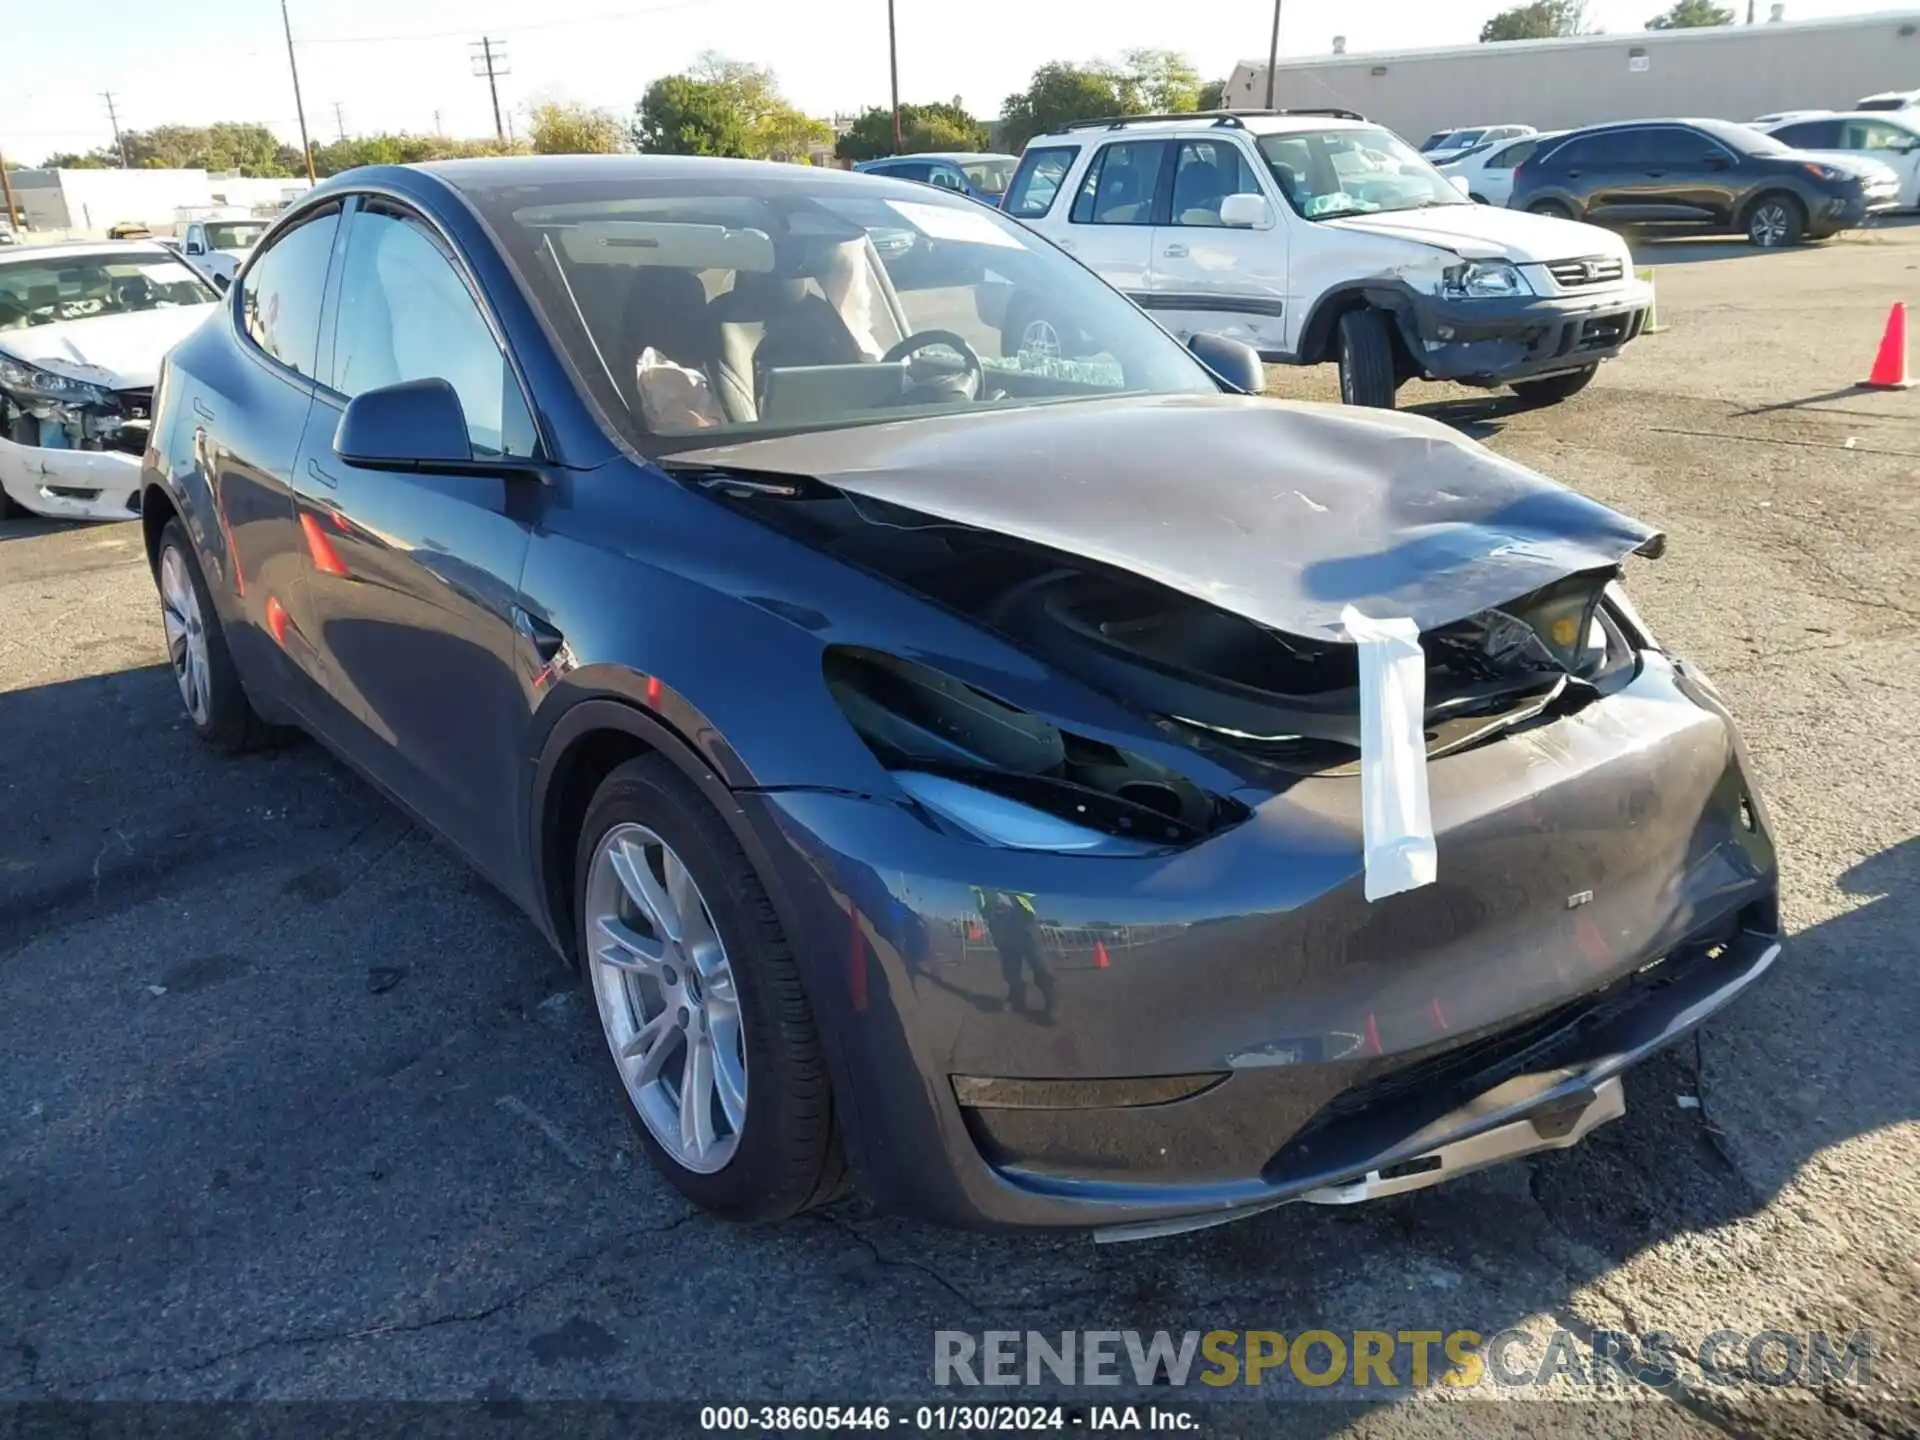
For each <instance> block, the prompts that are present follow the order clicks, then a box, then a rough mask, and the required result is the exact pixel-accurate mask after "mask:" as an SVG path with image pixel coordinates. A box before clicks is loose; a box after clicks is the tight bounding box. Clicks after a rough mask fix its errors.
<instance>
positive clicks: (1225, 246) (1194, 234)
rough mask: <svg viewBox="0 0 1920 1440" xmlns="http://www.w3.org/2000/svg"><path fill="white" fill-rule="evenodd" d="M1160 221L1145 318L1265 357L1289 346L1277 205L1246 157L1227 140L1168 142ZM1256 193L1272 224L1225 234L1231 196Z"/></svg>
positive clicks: (1185, 335) (1284, 234)
mask: <svg viewBox="0 0 1920 1440" xmlns="http://www.w3.org/2000/svg"><path fill="white" fill-rule="evenodd" d="M1172 145H1173V163H1172V169H1171V173H1170V174H1169V175H1167V176H1166V178H1165V181H1164V183H1165V185H1166V187H1167V200H1166V203H1165V208H1164V211H1163V212H1162V213H1163V215H1164V220H1165V223H1164V224H1161V225H1156V226H1155V227H1154V231H1153V246H1152V251H1153V253H1152V267H1153V269H1152V277H1151V288H1150V290H1149V292H1148V294H1147V296H1146V298H1145V300H1144V301H1143V303H1144V305H1145V307H1146V309H1147V311H1148V313H1150V314H1151V315H1152V316H1153V318H1154V319H1156V320H1158V321H1159V322H1160V323H1161V324H1162V325H1164V326H1165V327H1166V328H1167V329H1169V330H1171V331H1172V332H1173V333H1174V334H1175V335H1176V336H1178V337H1179V338H1180V339H1182V340H1185V339H1187V338H1189V337H1190V336H1192V335H1195V334H1205V333H1208V332H1213V333H1217V334H1221V335H1228V336H1231V337H1232V338H1233V339H1235V340H1239V341H1242V342H1244V343H1246V344H1248V345H1251V346H1253V348H1254V349H1256V350H1259V351H1261V352H1262V353H1264V354H1267V355H1277V354H1279V353H1280V352H1283V351H1284V350H1286V348H1287V343H1286V314H1287V305H1286V300H1285V297H1286V294H1287V238H1288V237H1287V230H1286V227H1285V226H1284V225H1282V224H1281V223H1280V215H1281V209H1280V201H1279V198H1278V197H1277V196H1276V195H1275V194H1273V193H1271V190H1270V187H1269V186H1268V185H1266V184H1265V183H1263V181H1262V179H1261V177H1260V174H1259V171H1258V170H1257V169H1256V167H1255V166H1254V164H1253V163H1252V161H1251V160H1250V159H1249V158H1248V156H1247V154H1246V152H1245V151H1244V150H1242V149H1241V148H1240V146H1239V145H1238V144H1236V143H1234V141H1233V140H1231V139H1228V138H1227V137H1225V136H1224V135H1207V134H1201V135H1196V136H1194V137H1192V138H1190V139H1183V140H1178V141H1174V142H1172ZM1249 194H1250V195H1258V196H1260V197H1261V198H1262V199H1264V200H1265V201H1266V202H1267V211H1268V217H1269V223H1268V224H1267V225H1266V226H1264V227H1262V228H1260V229H1253V230H1249V229H1242V228H1229V227H1227V226H1225V225H1223V224H1221V221H1220V207H1221V204H1222V203H1223V202H1224V201H1225V200H1226V198H1227V197H1228V196H1229V195H1249Z"/></svg>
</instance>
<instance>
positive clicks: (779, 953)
mask: <svg viewBox="0 0 1920 1440" xmlns="http://www.w3.org/2000/svg"><path fill="white" fill-rule="evenodd" d="M574 875H575V883H574V921H575V932H576V935H577V937H578V938H577V940H576V944H577V946H578V954H579V962H580V967H581V973H582V976H583V978H584V979H585V981H586V984H587V988H588V989H589V991H590V992H591V993H592V995H593V999H594V1006H595V1008H596V1010H597V1011H598V1012H599V1016H600V1025H601V1029H602V1030H603V1032H604V1033H605V1035H606V1038H607V1047H608V1051H609V1054H610V1055H611V1057H612V1060H613V1069H614V1078H615V1081H616V1083H617V1084H618V1087H619V1090H620V1093H621V1097H622V1102H623V1104H624V1106H625V1109H626V1112H627V1116H628V1119H629V1120H631V1121H632V1122H633V1124H634V1126H635V1128H636V1129H637V1130H638V1131H639V1134H640V1139H641V1143H642V1145H643V1146H644V1147H645V1149H646V1152H647V1157H648V1159H649V1160H650V1161H651V1162H652V1163H653V1166H654V1168H655V1169H657V1170H658V1171H659V1172H660V1173H661V1175H663V1176H664V1177H665V1178H666V1179H667V1180H668V1181H669V1182H670V1183H671V1184H672V1185H673V1186H674V1188H675V1189H677V1190H678V1191H679V1192H680V1193H681V1194H682V1195H684V1196H686V1197H687V1199H689V1200H691V1201H692V1202H693V1203H694V1204H696V1205H698V1206H700V1207H701V1208H702V1209H705V1210H710V1211H712V1212H713V1213H714V1214H716V1215H720V1216H722V1217H724V1218H726V1219H729V1220H741V1221H766V1220H784V1219H787V1218H788V1217H790V1216H793V1215H796V1214H798V1213H800V1212H801V1211H803V1210H807V1209H810V1208H812V1207H814V1206H816V1205H821V1204H824V1203H825V1202H827V1201H828V1200H831V1199H832V1198H834V1196H835V1195H836V1194H838V1193H839V1192H840V1190H841V1189H842V1188H843V1187H844V1185H845V1183H846V1173H847V1172H846V1160H845V1158H844V1154H843V1151H842V1147H841V1143H840V1137H839V1128H838V1124H837V1121H836V1117H835V1113H834V1104H833V1089H832V1085H831V1083H830V1081H829V1079H828V1076H827V1068H826V1058H825V1054H824V1051H823V1049H822V1046H821V1042H820V1035H819V1031H818V1029H817V1028H816V1026H815V1024H814V1020H813V1011H812V1008H811V1006H810V1005H809V1004H808V1002H807V996H806V992H805V990H804V989H803V988H802V986H801V983H800V971H799V966H798V964H797V962H796V961H795V959H794V955H793V949H792V947H791V946H790V945H789V944H788V942H787V938H786V936H785V934H784V933H783V932H782V930H781V928H780V922H779V920H778V918H777V917H776V916H775V915H774V912H773V906H772V904H771V902H770V901H769V900H768V898H767V893H766V890H765V888H764V887H763V886H762V885H761V883H760V877H759V876H758V875H757V874H756V873H755V871H754V868H753V864H752V862H751V861H749V860H748V858H747V856H746V852H745V851H744V850H742V849H741V848H740V844H739V841H737V840H736V839H735V838H734V836H733V832H732V831H731V830H729V829H728V828H727V826H726V823H725V822H724V821H722V820H721V818H720V817H719V816H718V815H717V814H715V813H714V810H713V807H712V806H710V805H709V804H708V803H707V801H706V799H705V797H703V796H702V795H701V793H700V791H699V789H698V788H697V787H696V786H695V785H694V784H693V783H692V782H691V781H689V780H688V779H687V778H686V777H685V776H684V775H682V774H681V773H680V771H679V769H678V768H677V767H675V766H674V765H673V763H672V762H671V761H669V760H667V759H666V758H665V757H664V756H660V755H647V756H643V757H641V758H639V759H636V760H630V761H628V762H627V763H626V764H624V765H622V766H620V767H619V768H618V769H616V770H614V771H613V773H612V774H610V775H608V776H607V778H606V780H605V781H604V782H603V783H602V784H601V786H600V789H599V791H598V792H597V793H596V794H595V795H594V798H593V803H592V805H591V806H589V807H588V810H587V816H586V820H585V822H584V823H583V824H582V826H581V830H580V838H579V848H578V850H577V852H576V857H575V865H574Z"/></svg>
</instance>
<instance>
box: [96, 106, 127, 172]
mask: <svg viewBox="0 0 1920 1440" xmlns="http://www.w3.org/2000/svg"><path fill="white" fill-rule="evenodd" d="M100 98H101V99H102V100H104V101H106V102H107V123H108V124H109V125H111V126H113V148H114V149H116V150H118V151H119V152H120V168H121V169H122V170H131V169H132V168H133V167H132V166H131V165H129V164H128V163H127V141H126V137H125V136H123V135H122V134H121V133H120V117H119V115H117V114H116V113H115V112H114V108H113V92H112V91H111V90H102V91H101V92H100Z"/></svg>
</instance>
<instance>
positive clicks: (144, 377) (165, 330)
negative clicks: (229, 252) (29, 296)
mask: <svg viewBox="0 0 1920 1440" xmlns="http://www.w3.org/2000/svg"><path fill="white" fill-rule="evenodd" d="M218 308H219V307H218V305H217V304H215V303H214V302H208V303H207V304H205V305H175V306H169V307H167V308H165V309H159V310H140V311H136V312H135V313H133V314H131V315H95V316H92V317H90V318H88V319H85V320H63V321H61V322H60V323H58V324H55V325H34V326H31V327H29V328H27V329H25V330H0V351H5V352H6V353H7V354H9V355H12V356H14V357H15V358H16V359H20V360H25V361H27V362H28V363H29V364H33V365H39V366H41V367H43V368H44V369H47V370H53V371H56V372H58V373H59V374H62V375H68V376H71V377H73V378H74V379H76V380H87V381H90V382H92V383H93V384H95V385H104V386H106V387H107V388H108V389H110V390H130V389H138V388H139V387H141V386H145V385H151V384H153V382H154V379H155V378H156V377H157V376H158V375H159V373H160V362H161V360H162V359H164V358H165V357H166V353H167V351H169V350H171V349H172V348H173V347H174V346H175V345H177V344H179V343H180V342H181V341H182V340H184V339H186V337H187V336H188V335H189V334H191V333H192V332H193V331H194V330H195V329H196V328H198V326H199V324H200V322H201V321H203V320H205V319H206V318H207V316H209V315H211V314H212V313H213V312H214V311H215V310H216V309H218Z"/></svg>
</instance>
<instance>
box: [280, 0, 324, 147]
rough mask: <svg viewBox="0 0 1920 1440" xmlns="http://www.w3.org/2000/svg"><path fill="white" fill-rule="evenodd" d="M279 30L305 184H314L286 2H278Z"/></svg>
mask: <svg viewBox="0 0 1920 1440" xmlns="http://www.w3.org/2000/svg"><path fill="white" fill-rule="evenodd" d="M280 28H281V29H283V30H285V31H286V32H287V69H288V70H290V71H292V72H293V113H294V114H295V115H296V116H298V117H299V120H300V155H301V158H302V159H304V160H305V161H306V162H307V183H308V184H309V185H312V184H315V183H317V181H318V178H319V177H317V176H316V175H315V174H314V173H313V142H312V141H310V140H308V139H307V107H306V106H305V105H304V104H302V103H301V100H300V62H299V61H298V60H296V59H294V58H293V21H291V20H289V19H288V18H287V0H280Z"/></svg>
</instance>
